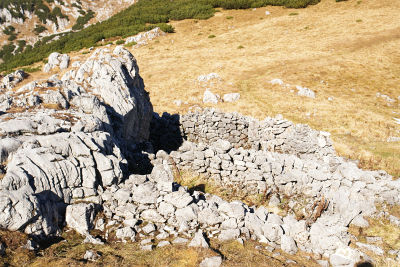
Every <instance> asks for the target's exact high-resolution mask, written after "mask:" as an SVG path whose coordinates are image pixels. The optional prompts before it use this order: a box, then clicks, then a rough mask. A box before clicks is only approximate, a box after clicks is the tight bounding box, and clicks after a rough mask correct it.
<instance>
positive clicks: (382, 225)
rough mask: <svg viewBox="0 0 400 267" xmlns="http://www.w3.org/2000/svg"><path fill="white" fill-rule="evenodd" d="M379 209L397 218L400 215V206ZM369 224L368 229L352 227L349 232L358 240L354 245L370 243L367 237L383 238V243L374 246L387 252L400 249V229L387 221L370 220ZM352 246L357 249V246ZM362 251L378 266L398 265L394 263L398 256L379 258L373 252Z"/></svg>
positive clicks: (380, 207) (379, 207) (379, 242)
mask: <svg viewBox="0 0 400 267" xmlns="http://www.w3.org/2000/svg"><path fill="white" fill-rule="evenodd" d="M377 208H378V209H379V210H384V211H386V212H388V213H389V214H392V215H395V216H399V215H400V212H399V211H400V206H387V207H383V206H378V207H377ZM368 222H369V227H367V228H360V227H356V226H353V225H352V226H350V228H349V232H350V233H351V234H353V235H354V236H355V237H356V238H357V240H352V243H355V242H357V241H359V242H362V243H368V242H367V241H366V237H381V238H382V241H378V242H377V243H374V244H373V245H375V246H378V247H380V248H382V249H383V250H384V251H385V252H388V251H389V250H399V249H400V227H398V226H395V225H393V224H391V223H390V222H389V221H388V220H386V219H372V218H369V219H368ZM352 246H353V247H356V245H355V244H353V245H352ZM361 250H362V251H363V252H365V253H366V254H367V255H368V256H369V257H371V258H372V259H373V260H374V262H375V265H376V266H382V267H384V266H385V267H389V266H396V264H398V263H396V262H394V259H395V257H396V255H387V256H379V255H376V254H374V253H373V252H371V251H368V250H365V249H361Z"/></svg>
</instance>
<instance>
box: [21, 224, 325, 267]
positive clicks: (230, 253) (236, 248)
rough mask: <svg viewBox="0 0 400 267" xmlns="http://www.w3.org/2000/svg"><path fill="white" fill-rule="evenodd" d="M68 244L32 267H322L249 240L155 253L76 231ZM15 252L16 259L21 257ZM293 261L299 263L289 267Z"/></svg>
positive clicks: (48, 251) (68, 235) (49, 251)
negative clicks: (209, 263)
mask: <svg viewBox="0 0 400 267" xmlns="http://www.w3.org/2000/svg"><path fill="white" fill-rule="evenodd" d="M64 237H65V238H66V239H65V241H63V242H59V243H57V244H54V245H51V246H50V247H49V248H47V249H45V250H43V251H40V252H39V256H37V257H32V255H30V260H29V261H28V262H29V265H30V266H49V265H52V266H54V267H59V266H60V267H61V266H83V265H85V266H149V267H150V266H151V267H153V266H154V267H159V266H171V267H182V266H187V267H195V266H198V265H199V263H200V262H201V261H202V260H203V259H204V258H205V257H211V256H216V255H222V256H223V257H224V262H223V266H226V267H227V266H268V267H272V266H319V265H318V264H317V263H316V261H315V260H313V259H307V258H306V257H305V256H310V255H308V254H306V253H302V252H299V253H297V254H296V255H288V254H286V253H284V252H282V251H281V250H276V251H274V252H279V253H280V255H273V253H271V252H269V251H267V250H266V249H265V248H263V247H262V246H260V244H259V243H256V242H254V241H248V242H246V243H245V245H241V244H240V243H238V242H237V241H230V242H223V243H221V242H218V241H217V240H214V239H212V240H210V245H211V248H210V249H199V248H188V247H187V246H182V245H171V246H166V247H163V248H156V249H155V250H153V251H142V250H141V249H140V247H139V244H138V242H136V243H131V242H128V243H125V244H123V243H113V244H109V245H106V246H104V245H91V244H82V238H81V237H80V236H79V235H77V234H76V233H75V232H72V231H71V232H69V233H65V234H64ZM88 249H92V250H94V251H96V252H98V253H99V254H100V255H101V258H100V259H99V260H98V261H96V262H87V261H85V260H83V255H84V254H85V252H86V250H88ZM17 254H18V255H16V254H15V253H14V258H15V257H17V256H21V255H20V253H17ZM288 259H291V260H294V261H296V262H297V264H293V263H292V264H285V262H286V260H288Z"/></svg>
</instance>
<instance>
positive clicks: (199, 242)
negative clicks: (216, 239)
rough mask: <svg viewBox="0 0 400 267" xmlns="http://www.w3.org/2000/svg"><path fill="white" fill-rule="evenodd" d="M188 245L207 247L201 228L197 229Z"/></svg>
mask: <svg viewBox="0 0 400 267" xmlns="http://www.w3.org/2000/svg"><path fill="white" fill-rule="evenodd" d="M189 247H200V248H208V247H209V245H208V243H207V241H206V240H205V238H204V234H203V231H202V230H198V231H197V232H196V234H195V235H194V237H193V239H192V241H190V243H189Z"/></svg>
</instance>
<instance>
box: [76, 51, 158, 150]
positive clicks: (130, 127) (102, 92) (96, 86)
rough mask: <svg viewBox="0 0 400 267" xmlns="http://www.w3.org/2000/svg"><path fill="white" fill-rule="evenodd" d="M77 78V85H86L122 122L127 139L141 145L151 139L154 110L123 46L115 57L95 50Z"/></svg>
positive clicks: (106, 52)
mask: <svg viewBox="0 0 400 267" xmlns="http://www.w3.org/2000/svg"><path fill="white" fill-rule="evenodd" d="M87 76H89V78H87ZM74 78H75V82H76V83H78V84H86V87H88V89H89V90H91V91H92V92H93V93H94V94H96V95H99V96H100V98H101V99H102V101H103V103H105V104H106V105H107V106H108V107H109V109H110V112H112V113H113V114H114V115H115V116H116V118H117V119H118V120H119V121H121V122H122V127H120V128H121V129H120V134H121V135H122V137H123V138H124V139H125V140H129V141H133V142H142V141H146V140H147V139H148V137H149V133H150V129H149V127H150V122H151V119H152V116H153V107H152V105H151V103H150V98H149V95H148V93H147V92H146V91H145V90H144V83H143V80H142V78H141V77H140V75H139V67H138V65H137V63H136V59H135V58H134V57H133V55H132V54H131V53H130V52H129V51H128V50H126V49H124V48H123V47H121V46H118V47H116V48H115V50H114V51H113V53H112V54H111V53H109V52H108V51H107V50H106V49H99V50H96V51H95V52H94V53H93V54H92V56H91V57H90V58H89V59H88V60H87V61H86V62H85V63H83V64H82V65H81V67H80V68H79V69H78V70H77V72H76V76H75V77H74Z"/></svg>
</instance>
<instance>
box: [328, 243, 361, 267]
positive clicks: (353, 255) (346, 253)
mask: <svg viewBox="0 0 400 267" xmlns="http://www.w3.org/2000/svg"><path fill="white" fill-rule="evenodd" d="M360 260H361V255H360V253H359V252H358V251H356V250H354V249H352V248H350V247H340V248H338V249H337V250H336V252H335V253H334V254H332V255H331V256H330V258H329V262H330V263H331V265H332V266H333V267H339V266H341V267H342V266H346V267H353V266H354V265H355V264H356V263H358V262H359V261H360Z"/></svg>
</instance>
